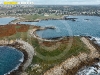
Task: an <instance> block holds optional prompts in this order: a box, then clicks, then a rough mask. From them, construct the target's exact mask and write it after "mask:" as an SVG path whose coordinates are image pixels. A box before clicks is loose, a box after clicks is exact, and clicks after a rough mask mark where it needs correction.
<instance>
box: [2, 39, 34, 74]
mask: <svg viewBox="0 0 100 75" xmlns="http://www.w3.org/2000/svg"><path fill="white" fill-rule="evenodd" d="M0 46H9V47H14V48H16V49H18V50H20V51H21V52H22V53H23V54H24V61H23V62H22V63H21V64H20V66H19V67H18V69H16V70H14V71H13V72H11V73H10V74H8V75H22V74H23V72H24V71H25V69H26V68H27V67H28V66H29V65H30V64H31V62H32V59H33V55H34V48H33V47H32V46H31V45H30V44H28V43H27V42H25V41H23V40H14V41H12V42H11V41H7V40H0Z"/></svg>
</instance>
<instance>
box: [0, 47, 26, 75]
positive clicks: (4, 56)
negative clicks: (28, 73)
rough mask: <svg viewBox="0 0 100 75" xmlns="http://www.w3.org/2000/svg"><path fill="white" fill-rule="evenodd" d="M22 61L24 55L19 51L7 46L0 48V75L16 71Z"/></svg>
mask: <svg viewBox="0 0 100 75" xmlns="http://www.w3.org/2000/svg"><path fill="white" fill-rule="evenodd" d="M23 59H24V55H23V53H22V52H21V51H19V50H17V49H15V48H12V47H8V46H0V75H7V74H10V73H11V72H12V71H14V70H16V69H18V67H19V66H20V64H21V63H22V62H23Z"/></svg>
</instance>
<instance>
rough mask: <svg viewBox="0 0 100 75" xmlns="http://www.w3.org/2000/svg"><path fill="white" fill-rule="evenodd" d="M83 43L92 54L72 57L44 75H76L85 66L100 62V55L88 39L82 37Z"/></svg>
mask: <svg viewBox="0 0 100 75" xmlns="http://www.w3.org/2000/svg"><path fill="white" fill-rule="evenodd" d="M81 41H83V43H84V44H86V46H87V47H88V48H89V50H90V53H89V54H86V53H80V54H79V55H78V56H72V57H71V58H69V59H67V60H66V61H64V62H62V63H61V64H60V65H57V66H55V67H54V68H51V69H50V70H48V71H46V72H45V73H44V75H75V74H76V73H77V72H78V70H79V69H81V68H82V67H83V66H90V65H93V64H94V63H96V62H99V61H100V53H99V51H98V50H97V48H96V47H94V45H93V44H92V43H91V42H90V40H89V39H88V37H82V38H81Z"/></svg>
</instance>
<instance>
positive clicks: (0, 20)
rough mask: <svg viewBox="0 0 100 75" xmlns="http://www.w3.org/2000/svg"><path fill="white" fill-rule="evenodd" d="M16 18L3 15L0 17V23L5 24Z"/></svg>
mask: <svg viewBox="0 0 100 75" xmlns="http://www.w3.org/2000/svg"><path fill="white" fill-rule="evenodd" d="M15 19H16V18H12V17H4V18H0V25H6V24H8V23H9V22H11V21H12V20H15Z"/></svg>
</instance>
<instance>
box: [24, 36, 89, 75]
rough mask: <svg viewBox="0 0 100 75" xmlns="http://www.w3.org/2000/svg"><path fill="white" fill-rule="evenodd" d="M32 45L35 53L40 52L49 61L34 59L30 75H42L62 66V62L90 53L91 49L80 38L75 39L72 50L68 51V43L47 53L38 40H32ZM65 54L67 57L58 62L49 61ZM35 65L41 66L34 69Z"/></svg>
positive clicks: (35, 57)
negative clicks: (83, 53)
mask: <svg viewBox="0 0 100 75" xmlns="http://www.w3.org/2000/svg"><path fill="white" fill-rule="evenodd" d="M32 45H33V46H34V47H35V52H38V53H39V54H41V55H43V56H45V57H47V58H48V60H43V59H40V58H39V57H40V56H39V55H38V54H37V55H35V56H34V57H33V61H32V64H31V65H30V66H29V68H28V69H27V70H26V72H28V74H29V75H42V74H43V73H44V72H45V71H47V70H49V69H50V68H52V67H54V66H55V65H58V64H60V63H61V62H63V61H65V60H66V59H67V58H69V57H71V56H76V55H78V54H79V53H80V52H85V53H88V52H89V49H88V48H87V47H86V46H85V45H84V44H83V42H82V41H81V40H80V37H73V43H72V46H71V48H70V50H68V51H66V50H67V49H66V48H67V46H68V43H66V44H65V43H64V44H61V45H60V47H58V48H57V49H56V50H54V51H47V50H45V49H43V48H41V46H40V45H39V42H38V40H36V39H34V38H32ZM65 49H66V50H65ZM63 52H66V53H64V54H65V55H64V56H62V57H61V58H60V59H57V60H49V59H50V58H51V57H55V56H58V55H59V54H61V53H63ZM35 64H38V65H39V66H37V67H34V65H35Z"/></svg>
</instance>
